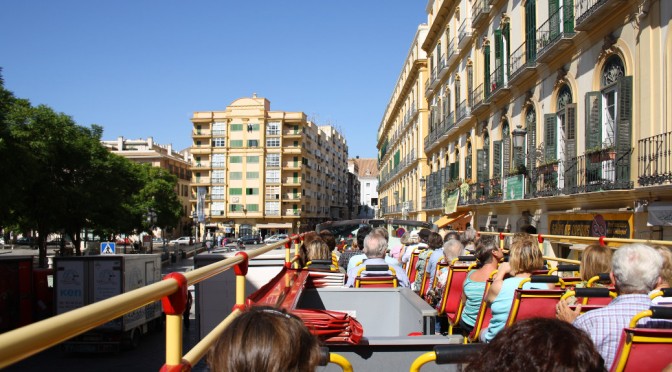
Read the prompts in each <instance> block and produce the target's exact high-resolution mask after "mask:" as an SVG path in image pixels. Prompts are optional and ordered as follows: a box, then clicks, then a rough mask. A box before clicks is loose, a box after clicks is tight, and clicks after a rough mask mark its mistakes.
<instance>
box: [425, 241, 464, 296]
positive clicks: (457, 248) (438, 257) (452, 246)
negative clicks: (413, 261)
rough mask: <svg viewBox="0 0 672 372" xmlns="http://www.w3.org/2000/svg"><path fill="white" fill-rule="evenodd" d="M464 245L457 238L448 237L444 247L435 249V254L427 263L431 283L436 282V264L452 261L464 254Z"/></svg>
mask: <svg viewBox="0 0 672 372" xmlns="http://www.w3.org/2000/svg"><path fill="white" fill-rule="evenodd" d="M464 253H465V252H464V247H463V246H462V243H461V242H460V241H459V240H457V239H448V240H446V242H445V243H443V248H440V249H437V250H435V251H434V254H433V255H431V257H429V262H428V263H427V275H428V276H429V284H430V285H431V284H432V283H434V276H436V265H437V264H438V263H439V261H445V262H447V263H451V262H452V261H453V260H454V259H456V258H457V257H459V256H463V255H464Z"/></svg>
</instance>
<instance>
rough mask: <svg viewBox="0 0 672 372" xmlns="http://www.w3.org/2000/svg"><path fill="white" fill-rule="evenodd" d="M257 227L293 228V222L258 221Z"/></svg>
mask: <svg viewBox="0 0 672 372" xmlns="http://www.w3.org/2000/svg"><path fill="white" fill-rule="evenodd" d="M256 227H257V229H291V228H292V223H291V222H287V223H258V224H257V226H256Z"/></svg>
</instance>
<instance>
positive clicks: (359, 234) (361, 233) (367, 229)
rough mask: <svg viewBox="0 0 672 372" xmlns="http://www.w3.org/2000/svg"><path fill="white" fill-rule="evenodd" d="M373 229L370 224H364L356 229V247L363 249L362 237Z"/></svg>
mask: <svg viewBox="0 0 672 372" xmlns="http://www.w3.org/2000/svg"><path fill="white" fill-rule="evenodd" d="M371 230H373V229H372V228H371V226H369V225H364V226H362V227H360V228H359V230H357V248H359V249H364V238H366V236H367V235H369V233H370V232H371Z"/></svg>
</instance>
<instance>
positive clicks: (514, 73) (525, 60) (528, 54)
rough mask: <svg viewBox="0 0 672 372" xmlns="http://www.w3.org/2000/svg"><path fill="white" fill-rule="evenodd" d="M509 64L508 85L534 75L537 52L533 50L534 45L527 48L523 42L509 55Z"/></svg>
mask: <svg viewBox="0 0 672 372" xmlns="http://www.w3.org/2000/svg"><path fill="white" fill-rule="evenodd" d="M510 63H511V67H510V71H511V74H510V75H509V84H511V85H513V84H516V83H517V82H520V81H524V80H527V79H528V78H530V77H531V76H532V75H534V73H535V71H536V66H537V50H536V49H535V48H534V44H532V45H530V47H528V44H527V42H523V44H522V45H521V46H519V47H518V49H516V50H514V51H513V53H511V58H510Z"/></svg>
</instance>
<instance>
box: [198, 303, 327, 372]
mask: <svg viewBox="0 0 672 372" xmlns="http://www.w3.org/2000/svg"><path fill="white" fill-rule="evenodd" d="M319 360H320V344H319V341H318V339H317V337H315V336H314V335H312V334H311V333H310V331H309V330H308V328H306V326H305V325H304V324H303V322H302V321H301V319H299V318H298V317H296V316H294V315H292V314H288V313H287V312H285V311H284V310H279V309H275V308H272V307H266V306H256V307H251V308H249V309H248V310H246V311H245V312H243V313H242V314H240V316H238V317H237V318H235V319H234V320H233V321H232V322H231V324H230V325H229V326H228V327H226V329H225V330H224V332H223V333H222V334H221V335H220V336H219V338H218V339H217V341H216V342H215V344H214V345H213V347H212V348H211V349H210V352H209V354H208V364H209V365H210V370H211V371H214V372H256V371H277V372H281V371H282V372H284V371H293V372H303V371H314V370H315V369H316V367H317V365H318V363H319Z"/></svg>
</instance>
